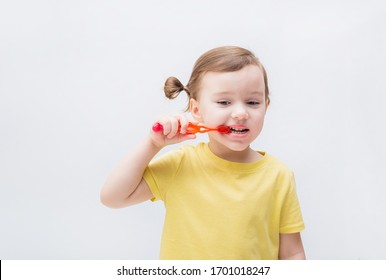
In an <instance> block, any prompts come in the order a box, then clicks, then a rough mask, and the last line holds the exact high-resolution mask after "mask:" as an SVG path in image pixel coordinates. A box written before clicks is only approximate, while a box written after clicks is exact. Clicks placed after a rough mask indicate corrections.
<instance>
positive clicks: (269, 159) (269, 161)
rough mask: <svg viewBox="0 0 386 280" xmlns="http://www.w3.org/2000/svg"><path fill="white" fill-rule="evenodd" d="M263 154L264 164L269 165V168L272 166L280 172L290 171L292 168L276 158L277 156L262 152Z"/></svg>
mask: <svg viewBox="0 0 386 280" xmlns="http://www.w3.org/2000/svg"><path fill="white" fill-rule="evenodd" d="M263 154H264V158H265V160H266V165H267V166H269V167H270V168H274V169H276V170H278V171H282V172H289V173H292V169H291V168H290V167H289V166H288V165H287V164H286V163H284V162H283V161H282V160H280V159H278V158H277V157H275V156H273V155H271V154H269V153H265V152H263Z"/></svg>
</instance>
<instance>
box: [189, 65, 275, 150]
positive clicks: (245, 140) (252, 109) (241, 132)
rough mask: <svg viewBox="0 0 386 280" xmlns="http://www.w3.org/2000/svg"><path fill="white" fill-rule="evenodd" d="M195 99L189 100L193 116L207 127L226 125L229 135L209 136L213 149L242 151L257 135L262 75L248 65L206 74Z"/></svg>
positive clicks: (261, 120) (262, 106) (261, 112)
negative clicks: (232, 70)
mask: <svg viewBox="0 0 386 280" xmlns="http://www.w3.org/2000/svg"><path fill="white" fill-rule="evenodd" d="M200 88H201V90H200V92H199V95H198V100H194V99H191V101H190V112H191V113H192V115H193V117H194V118H195V119H196V120H197V121H199V122H201V123H203V124H205V125H206V126H208V127H217V126H219V125H227V126H229V127H231V133H229V134H220V133H218V132H213V133H210V134H209V138H210V142H211V144H212V145H216V146H217V148H221V149H224V148H225V149H227V150H231V151H244V150H245V149H247V148H249V145H250V143H251V142H252V141H253V140H254V139H256V137H257V136H258V135H259V134H260V132H261V130H262V128H263V123H264V117H265V112H266V109H267V106H268V105H267V102H266V99H265V92H264V91H265V85H264V77H263V72H262V71H261V69H260V68H259V67H258V66H255V65H248V66H246V67H244V68H242V69H241V70H238V71H235V72H208V73H206V74H205V75H204V76H203V78H202V81H201V86H200Z"/></svg>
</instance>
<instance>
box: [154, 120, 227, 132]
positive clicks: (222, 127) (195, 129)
mask: <svg viewBox="0 0 386 280" xmlns="http://www.w3.org/2000/svg"><path fill="white" fill-rule="evenodd" d="M180 128H181V125H179V126H178V131H180ZM152 129H153V131H154V132H160V131H163V130H164V128H163V126H162V124H160V123H156V124H155V125H153V127H152ZM209 131H218V132H219V133H223V134H226V133H230V131H231V129H230V127H229V126H226V125H220V126H218V127H217V128H209V127H206V126H203V125H197V124H194V123H191V122H190V123H188V128H187V130H186V133H187V134H196V133H205V132H209Z"/></svg>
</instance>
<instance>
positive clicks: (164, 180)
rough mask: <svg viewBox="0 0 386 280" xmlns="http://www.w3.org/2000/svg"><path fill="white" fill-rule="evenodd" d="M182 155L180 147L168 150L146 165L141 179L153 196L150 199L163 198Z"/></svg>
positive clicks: (171, 182)
mask: <svg viewBox="0 0 386 280" xmlns="http://www.w3.org/2000/svg"><path fill="white" fill-rule="evenodd" d="M182 157H183V151H182V150H181V149H180V150H175V151H170V152H167V153H166V154H164V155H162V156H160V157H159V158H157V159H154V160H152V161H151V162H150V163H149V165H148V166H147V167H146V169H145V172H144V174H143V179H144V180H145V181H146V183H147V185H148V186H149V188H150V190H151V192H152V194H153V196H154V197H153V198H152V199H151V201H156V200H165V196H166V193H167V191H168V188H169V187H170V186H171V185H172V184H173V179H174V176H175V174H176V172H177V170H178V168H179V165H180V162H181V160H182Z"/></svg>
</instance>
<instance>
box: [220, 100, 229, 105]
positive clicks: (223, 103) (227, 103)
mask: <svg viewBox="0 0 386 280" xmlns="http://www.w3.org/2000/svg"><path fill="white" fill-rule="evenodd" d="M217 104H219V105H222V106H226V105H229V104H231V102H230V101H228V100H219V101H217Z"/></svg>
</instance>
